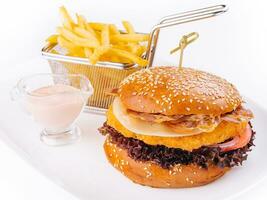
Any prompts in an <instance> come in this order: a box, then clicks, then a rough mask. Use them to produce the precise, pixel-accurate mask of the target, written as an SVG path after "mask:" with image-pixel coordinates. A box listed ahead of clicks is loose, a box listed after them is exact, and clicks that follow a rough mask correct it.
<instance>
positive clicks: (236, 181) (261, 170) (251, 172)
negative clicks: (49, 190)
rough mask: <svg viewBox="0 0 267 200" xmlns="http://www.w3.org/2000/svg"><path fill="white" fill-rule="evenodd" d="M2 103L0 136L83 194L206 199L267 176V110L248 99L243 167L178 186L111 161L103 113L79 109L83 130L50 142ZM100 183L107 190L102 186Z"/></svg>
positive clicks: (118, 199) (113, 198) (117, 199)
mask: <svg viewBox="0 0 267 200" xmlns="http://www.w3.org/2000/svg"><path fill="white" fill-rule="evenodd" d="M1 90H2V92H3V93H4V94H5V93H6V94H7V93H8V91H9V87H1ZM6 96H7V95H6ZM0 104H1V110H2V112H4V113H6V115H1V116H0V129H1V130H3V133H2V134H1V135H0V138H1V139H2V140H4V141H5V142H6V143H8V144H9V145H10V146H11V147H12V148H14V149H15V151H16V152H17V153H18V154H19V155H20V156H22V157H23V158H24V159H26V160H27V161H28V162H29V163H31V164H32V165H33V166H34V167H36V168H37V169H38V170H40V171H41V172H42V173H43V174H45V175H46V176H47V177H49V178H50V179H51V180H53V181H54V182H56V183H57V184H58V185H60V186H62V187H63V188H64V189H66V190H67V191H69V192H71V193H73V194H74V195H75V196H77V197H79V198H80V199H82V200H86V199H92V198H93V199H110V200H124V199H129V200H134V199H142V198H145V199H149V198H150V197H153V199H154V200H161V199H164V198H168V199H175V198H176V197H177V196H179V197H180V198H181V199H187V200H195V199H196V198H197V197H199V196H201V197H205V199H206V200H213V199H217V200H223V199H233V198H234V197H238V196H239V195H240V194H242V193H243V192H244V191H247V190H249V189H250V188H251V187H253V186H254V185H255V184H258V183H259V182H261V181H262V180H263V179H265V178H266V177H267V171H266V168H267V157H266V156H265V152H266V150H267V147H266V140H267V135H266V134H264V132H265V129H266V127H265V119H266V118H267V112H266V111H264V110H262V108H261V107H258V106H257V105H256V104H254V103H253V102H251V101H248V107H250V108H251V109H252V110H253V112H254V114H255V115H256V116H258V119H256V120H254V121H253V126H254V128H255V129H256V130H257V140H256V145H257V148H254V149H253V151H252V152H251V153H250V154H249V159H248V160H247V161H246V162H245V163H244V165H243V166H242V167H238V168H234V169H233V170H231V171H230V172H229V173H227V174H226V175H225V176H223V177H222V178H220V180H218V181H216V182H214V183H212V184H209V185H207V186H204V187H198V188H191V189H180V190H174V189H155V188H150V187H144V186H140V185H137V184H133V183H132V182H131V181H129V180H128V179H126V178H125V177H124V176H123V175H122V174H121V173H119V172H118V171H117V170H115V169H114V168H113V167H112V166H110V164H109V163H108V161H107V159H106V157H105V154H104V151H103V148H101V147H102V145H103V143H104V139H105V137H103V136H102V135H101V134H99V133H98V131H97V128H98V127H100V126H101V124H102V123H103V122H104V121H105V117H104V116H100V115H92V114H82V115H81V116H80V118H79V120H78V124H79V126H80V128H81V129H82V131H83V135H82V139H81V140H80V141H79V142H77V143H75V144H73V145H67V146H61V147H50V146H46V145H43V144H42V143H41V141H40V139H39V132H40V131H41V129H40V128H39V127H38V126H37V125H36V124H35V123H34V122H33V121H32V120H31V118H30V117H29V116H28V117H27V116H25V114H24V113H23V112H22V111H20V110H18V109H19V108H18V105H14V104H15V103H14V102H11V100H10V99H9V98H7V97H5V98H2V99H1V100H0ZM14 122H16V126H14ZM18 133H19V134H18ZM255 163H258V164H257V165H256V164H255ZM152 176H153V175H152ZM103 188H104V190H105V192H102V190H103ZM222 188H223V190H222ZM121 191H123V192H121ZM210 191H216V192H210Z"/></svg>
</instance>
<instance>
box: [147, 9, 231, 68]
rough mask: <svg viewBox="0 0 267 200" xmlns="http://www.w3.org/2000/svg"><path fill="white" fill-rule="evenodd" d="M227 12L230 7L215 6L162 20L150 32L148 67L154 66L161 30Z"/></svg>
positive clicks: (166, 17)
mask: <svg viewBox="0 0 267 200" xmlns="http://www.w3.org/2000/svg"><path fill="white" fill-rule="evenodd" d="M227 10H228V7H227V6H226V5H215V6H210V7H206V8H200V9H196V10H192V11H186V12H181V13H178V14H173V15H168V16H165V17H163V18H161V20H160V21H159V23H158V24H157V25H155V26H154V27H153V28H152V30H151V32H150V40H149V41H148V48H147V52H146V56H145V58H146V59H147V60H148V67H151V66H152V64H153V60H154V55H155V51H156V47H157V42H158V36H159V32H160V29H162V28H166V27H170V26H175V25H179V24H185V23H189V22H194V21H198V20H202V19H207V18H211V17H215V16H218V15H220V14H222V13H225V12H226V11H227Z"/></svg>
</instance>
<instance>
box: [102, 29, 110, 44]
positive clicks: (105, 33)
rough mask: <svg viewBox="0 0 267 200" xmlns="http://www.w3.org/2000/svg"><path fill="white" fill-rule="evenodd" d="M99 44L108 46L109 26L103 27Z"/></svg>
mask: <svg viewBox="0 0 267 200" xmlns="http://www.w3.org/2000/svg"><path fill="white" fill-rule="evenodd" d="M101 44H102V45H103V46H108V45H109V26H108V25H105V26H104V27H103V29H102V32H101Z"/></svg>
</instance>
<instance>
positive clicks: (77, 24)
mask: <svg viewBox="0 0 267 200" xmlns="http://www.w3.org/2000/svg"><path fill="white" fill-rule="evenodd" d="M59 13H60V16H61V20H62V26H60V27H58V28H57V34H53V35H51V36H49V37H48V38H47V39H46V42H48V43H51V44H58V45H59V46H60V47H62V48H64V49H66V50H67V52H68V53H67V55H70V56H78V57H86V58H88V59H89V61H90V63H91V64H96V63H97V62H98V61H107V62H119V63H133V64H138V65H140V66H146V65H147V60H145V59H143V58H142V57H141V56H142V55H143V54H144V53H145V51H146V49H147V47H146V42H147V41H148V40H149V35H148V34H139V33H136V32H135V30H134V27H133V26H132V24H131V23H130V22H128V21H122V25H123V27H124V29H125V32H123V31H119V30H118V28H117V27H116V25H114V24H105V23H96V22H87V20H86V19H85V17H84V16H82V15H80V14H76V20H73V19H72V17H71V16H70V14H69V13H68V11H67V10H66V8H65V7H64V6H62V7H60V8H59Z"/></svg>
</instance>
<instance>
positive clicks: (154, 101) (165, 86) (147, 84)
mask: <svg viewBox="0 0 267 200" xmlns="http://www.w3.org/2000/svg"><path fill="white" fill-rule="evenodd" d="M118 95H119V97H120V99H121V101H122V103H123V104H124V106H125V107H126V108H128V109H131V110H134V111H137V112H145V113H160V114H164V115H178V114H183V115H189V114H206V115H214V116H218V115H221V114H224V113H227V112H231V111H233V110H234V109H236V108H237V107H238V106H239V105H240V104H241V103H242V98H241V96H240V94H239V92H238V91H237V89H236V88H235V87H234V85H232V84H231V83H229V82H228V81H226V80H225V79H223V78H220V77H218V76H216V75H213V74H210V73H207V72H204V71H200V70H196V69H192V68H177V67H153V68H149V69H143V70H140V71H137V72H135V73H133V74H131V75H130V76H128V77H127V78H125V79H124V80H123V81H122V82H121V84H120V87H119V89H118Z"/></svg>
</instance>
